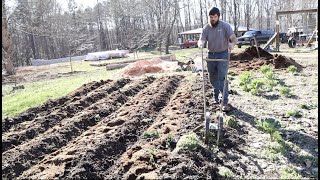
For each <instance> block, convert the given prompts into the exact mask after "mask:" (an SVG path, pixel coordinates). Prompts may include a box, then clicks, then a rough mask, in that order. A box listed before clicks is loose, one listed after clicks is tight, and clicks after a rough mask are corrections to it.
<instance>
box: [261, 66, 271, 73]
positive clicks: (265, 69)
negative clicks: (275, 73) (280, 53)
mask: <svg viewBox="0 0 320 180" xmlns="http://www.w3.org/2000/svg"><path fill="white" fill-rule="evenodd" d="M260 71H261V72H262V74H266V73H267V72H270V71H271V72H272V68H271V66H269V65H263V66H261V67H260Z"/></svg>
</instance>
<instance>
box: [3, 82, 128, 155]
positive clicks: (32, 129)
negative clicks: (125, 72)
mask: <svg viewBox="0 0 320 180" xmlns="http://www.w3.org/2000/svg"><path fill="white" fill-rule="evenodd" d="M129 82H130V80H129V79H120V80H118V81H116V82H114V83H111V84H108V85H105V86H101V87H99V88H97V89H95V90H94V91H92V92H89V93H88V94H87V95H86V96H83V97H79V98H77V99H76V100H72V101H74V102H71V103H69V104H68V105H65V106H60V107H59V108H57V110H55V111H54V112H52V113H50V114H49V115H47V116H44V117H38V118H36V119H34V120H33V121H31V122H30V123H28V124H27V125H22V124H19V125H18V127H16V129H14V131H10V132H7V133H5V134H3V135H2V152H5V151H7V150H8V149H10V148H12V147H13V146H17V145H19V144H22V143H23V142H24V141H27V140H30V139H32V138H34V137H36V136H37V135H39V134H41V133H43V132H45V131H46V130H48V129H49V128H51V127H53V126H54V125H56V124H58V123H59V122H60V121H61V120H63V119H65V118H70V117H73V116H75V115H76V114H77V113H81V112H82V111H83V110H84V109H86V108H87V107H89V106H90V105H91V104H93V103H95V102H96V101H98V100H99V99H101V98H104V97H106V96H107V95H108V94H110V93H112V92H114V91H116V90H118V89H120V88H122V87H123V86H125V85H126V84H127V83H129ZM76 94H80V93H76ZM20 125H21V126H20Z"/></svg>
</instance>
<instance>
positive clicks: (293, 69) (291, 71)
mask: <svg viewBox="0 0 320 180" xmlns="http://www.w3.org/2000/svg"><path fill="white" fill-rule="evenodd" d="M287 71H288V72H290V73H292V74H295V73H297V71H298V68H297V67H295V66H294V65H291V66H289V67H288V68H287Z"/></svg>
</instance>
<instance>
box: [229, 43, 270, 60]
mask: <svg viewBox="0 0 320 180" xmlns="http://www.w3.org/2000/svg"><path fill="white" fill-rule="evenodd" d="M258 50H259V55H260V58H263V59H266V60H268V59H272V58H273V55H272V54H270V53H268V52H267V51H265V50H263V49H262V48H260V47H258ZM259 55H258V52H257V48H256V47H253V46H251V47H248V48H246V49H245V50H244V51H243V52H241V53H238V54H233V53H231V56H230V60H252V59H254V58H259Z"/></svg>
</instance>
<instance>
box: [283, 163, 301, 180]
mask: <svg viewBox="0 0 320 180" xmlns="http://www.w3.org/2000/svg"><path fill="white" fill-rule="evenodd" d="M301 178H302V176H301V175H300V174H299V173H298V172H297V171H296V170H295V169H293V168H292V167H287V166H286V167H283V168H281V169H280V179H301Z"/></svg>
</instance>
